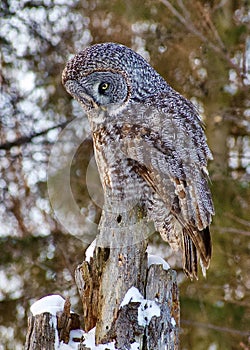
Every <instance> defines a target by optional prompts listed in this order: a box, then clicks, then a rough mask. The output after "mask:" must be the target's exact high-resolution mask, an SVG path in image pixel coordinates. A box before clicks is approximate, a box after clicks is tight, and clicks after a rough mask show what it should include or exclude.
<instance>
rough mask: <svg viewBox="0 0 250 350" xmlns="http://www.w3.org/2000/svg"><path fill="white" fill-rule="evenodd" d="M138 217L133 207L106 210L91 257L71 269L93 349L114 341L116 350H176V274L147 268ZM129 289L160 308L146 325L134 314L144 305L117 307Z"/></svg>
mask: <svg viewBox="0 0 250 350" xmlns="http://www.w3.org/2000/svg"><path fill="white" fill-rule="evenodd" d="M139 217H140V209H138V208H136V209H135V208H134V209H131V210H130V211H128V212H126V213H122V214H116V215H115V214H114V213H112V212H108V211H105V213H103V217H102V220H101V224H100V234H99V236H98V238H97V246H96V248H95V252H94V256H93V258H91V259H90V262H87V261H85V262H83V263H82V264H81V265H80V266H78V268H77V269H76V283H77V286H78V289H79V292H80V296H81V299H82V303H83V310H84V324H85V331H86V332H87V331H89V330H90V329H91V328H93V327H96V343H97V344H100V343H108V342H112V341H115V344H116V348H117V349H120V350H123V349H124V350H126V349H130V348H131V344H132V343H133V342H135V341H136V342H138V343H139V344H140V349H143V350H155V349H158V350H161V349H171V350H176V349H178V348H179V312H180V310H179V297H178V287H177V282H176V273H175V271H173V270H168V271H165V270H164V269H163V268H162V266H159V265H152V266H150V267H149V269H148V263H147V253H146V248H147V240H146V239H145V237H146V236H147V226H146V223H145V222H144V220H143V219H141V220H140V219H138V218H139ZM142 233H144V234H142ZM131 287H136V288H137V289H138V291H139V292H140V293H141V294H142V296H143V297H144V298H145V300H146V302H148V303H150V302H153V301H155V302H156V304H157V305H158V306H159V308H160V316H159V317H155V316H154V317H153V318H152V319H151V320H150V322H149V323H148V324H146V326H145V325H144V326H142V325H140V324H139V322H138V312H139V311H138V310H139V308H142V307H144V306H145V302H133V301H131V302H130V303H129V304H128V305H125V306H124V307H122V308H121V307H120V305H121V303H122V301H123V299H124V297H125V295H126V293H127V292H128V290H129V289H130V288H131ZM146 305H147V303H146ZM146 323H147V322H146Z"/></svg>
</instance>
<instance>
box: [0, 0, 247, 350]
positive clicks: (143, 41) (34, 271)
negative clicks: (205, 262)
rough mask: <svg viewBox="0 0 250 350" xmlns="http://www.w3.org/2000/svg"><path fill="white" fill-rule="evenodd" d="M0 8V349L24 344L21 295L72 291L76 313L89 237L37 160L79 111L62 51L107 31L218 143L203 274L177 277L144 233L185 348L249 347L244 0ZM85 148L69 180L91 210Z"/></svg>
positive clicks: (105, 37) (58, 0)
mask: <svg viewBox="0 0 250 350" xmlns="http://www.w3.org/2000/svg"><path fill="white" fill-rule="evenodd" d="M0 8H1V10H0V11H1V12H0V21H1V25H0V43H1V68H0V83H1V100H0V349H1V350H2V349H7V350H10V349H17V350H18V349H21V348H22V345H23V344H24V339H25V334H26V327H27V316H28V315H29V306H30V304H31V303H32V302H34V301H35V300H37V299H38V298H40V297H42V296H44V295H46V294H52V293H61V294H62V295H63V296H64V297H65V296H67V295H69V296H70V297H71V301H72V304H73V306H74V308H75V310H76V311H77V312H78V313H79V314H81V313H82V311H81V305H80V303H79V300H78V296H77V290H76V287H75V283H74V269H75V267H76V265H77V264H78V263H80V262H81V261H82V260H83V258H84V251H85V249H86V244H84V239H81V238H79V237H75V236H74V235H72V234H70V233H69V232H67V231H66V230H65V228H64V227H63V226H61V225H60V224H59V223H58V222H57V221H56V219H55V217H54V214H53V210H52V209H51V206H50V202H49V198H48V190H47V165H48V158H49V155H50V151H51V148H52V146H53V144H54V143H55V142H56V139H57V137H58V135H59V134H60V132H61V131H62V130H63V128H64V127H65V125H66V124H67V123H68V122H69V121H71V120H72V119H74V118H79V117H81V116H82V115H83V112H82V111H81V109H80V107H79V106H78V104H77V103H76V102H75V101H73V100H72V99H71V97H70V96H69V95H68V94H67V93H66V91H65V90H64V89H63V87H62V85H61V73H62V70H63V68H64V66H65V63H66V61H67V60H68V59H69V58H70V57H71V56H72V55H73V54H75V53H76V52H77V51H79V50H81V49H83V48H84V47H86V46H88V45H90V44H93V43H98V42H106V41H114V42H120V43H123V44H125V45H127V46H129V47H131V48H133V49H134V50H136V51H137V52H139V53H140V54H142V55H143V56H144V57H145V58H146V59H147V60H148V61H149V62H150V63H151V64H152V65H153V66H154V67H155V68H156V70H157V71H158V72H159V73H160V74H161V75H163V77H164V78H165V79H166V80H167V81H168V83H169V84H170V85H172V86H173V87H174V88H175V89H176V90H177V91H179V92H180V93H182V94H183V95H184V96H185V97H187V98H189V99H191V100H192V101H193V102H194V103H195V104H196V105H197V106H198V108H199V109H200V112H201V115H202V118H203V120H204V122H205V123H206V134H207V137H208V143H209V146H210V148H211V149H212V152H213V155H214V161H213V162H211V163H210V164H209V168H210V175H211V189H212V192H213V198H214V202H215V208H216V216H215V218H214V221H213V225H212V228H211V231H212V237H213V246H214V249H213V258H212V263H211V267H210V269H209V271H208V273H207V278H206V279H204V278H202V277H200V278H199V280H198V281H194V282H190V281H189V280H187V278H186V277H184V276H183V272H182V270H181V265H180V261H179V259H178V257H176V256H174V255H173V254H172V253H171V252H170V251H169V248H168V246H167V245H166V244H164V243H163V242H162V241H161V239H160V238H159V236H158V235H157V234H155V235H153V236H152V237H151V239H150V240H151V242H150V251H153V252H154V253H155V254H159V255H161V256H162V257H165V258H166V259H167V260H168V261H169V262H170V264H172V267H173V268H176V270H177V271H178V278H179V285H180V299H181V349H182V350H185V349H186V350H190V349H196V350H204V349H208V350H218V349H224V350H227V349H228V350H229V349H245V350H246V349H250V333H249V329H250V275H249V271H250V255H249V251H250V241H249V236H250V187H249V180H250V137H249V131H250V94H249V92H250V72H249V69H250V33H249V29H250V8H249V2H248V1H247V0H212V1H205V0H204V1H203V0H200V1H198V0H194V1H188V0H177V1H174V0H170V1H167V0H158V1H157V0H147V1H142V0H133V1H132V0H127V1H119V0H108V1H106V0H103V1H101V0H99V1H98V0H54V1H53V0H2V1H1V3H0ZM91 156H92V150H91V141H89V142H84V144H83V145H82V146H81V147H79V149H78V152H77V154H76V155H75V158H74V162H73V163H72V169H71V186H72V191H73V193H74V194H75V199H76V201H77V203H78V205H79V208H80V209H81V212H82V215H83V216H86V217H91V218H92V220H93V221H95V222H98V218H99V216H100V208H98V206H97V205H96V204H95V202H93V201H92V200H91V197H90V195H89V193H88V189H87V187H86V168H87V166H88V163H89V159H90V158H91ZM59 161H60V160H59ZM95 186H96V183H95V180H93V188H97V189H96V191H100V189H98V187H95ZM61 191H62V193H63V188H62V189H61ZM93 191H95V190H93Z"/></svg>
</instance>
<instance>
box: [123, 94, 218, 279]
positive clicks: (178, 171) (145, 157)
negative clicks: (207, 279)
mask: <svg viewBox="0 0 250 350" xmlns="http://www.w3.org/2000/svg"><path fill="white" fill-rule="evenodd" d="M151 102H152V101H151ZM172 102H173V101H172ZM184 102H185V103H187V104H186V105H185V106H184V107H185V108H184V107H183V106H181V109H180V108H179V109H178V108H176V105H175V110H174V109H171V110H170V109H169V108H165V106H166V104H164V103H162V106H163V107H162V108H160V109H159V107H158V108H157V109H154V110H152V109H151V108H149V109H147V108H146V107H145V105H144V106H143V107H142V106H140V107H139V113H138V110H137V112H136V118H135V120H134V122H133V123H131V122H132V120H129V121H128V122H127V123H126V125H125V126H124V125H123V127H122V128H121V135H122V136H121V138H122V151H123V152H124V154H125V155H126V156H127V157H128V158H131V159H133V160H135V161H136V163H137V166H136V167H135V170H136V171H137V173H138V174H139V175H140V176H141V177H142V178H143V179H144V180H145V181H146V182H147V183H148V185H149V186H150V187H151V188H152V190H153V191H154V192H155V193H156V194H157V195H158V196H159V198H160V199H161V200H162V201H163V202H164V203H165V205H166V207H167V209H168V212H169V215H170V218H171V216H172V218H171V220H172V221H173V220H177V221H178V222H179V224H180V226H181V228H182V248H183V257H184V259H183V261H184V270H186V272H187V274H188V275H190V276H191V277H192V276H196V275H197V253H196V250H197V251H198V254H199V257H200V261H201V265H202V268H203V273H204V272H205V270H206V269H207V268H208V266H209V262H210V257H211V240H210V233H209V225H210V223H211V217H212V215H213V214H214V209H213V203H212V199H211V193H210V190H209V187H208V179H207V175H208V174H207V170H206V165H207V160H208V158H211V153H210V151H209V149H208V146H207V144H206V139H205V135H204V131H203V128H202V125H201V123H200V121H199V119H198V115H197V113H196V111H195V109H194V107H192V105H191V104H189V103H188V102H186V100H185V99H184ZM178 103H179V100H178ZM151 104H152V103H151ZM145 108H146V109H145ZM130 115H131V114H130ZM138 116H141V117H139V118H138ZM165 220H166V221H171V220H170V219H169V217H166V218H165ZM158 226H159V227H160V225H158ZM167 226H168V225H165V227H167ZM162 231H163V229H162ZM161 233H162V235H163V236H164V232H161Z"/></svg>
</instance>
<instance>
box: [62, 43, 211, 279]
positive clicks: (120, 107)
mask: <svg viewBox="0 0 250 350" xmlns="http://www.w3.org/2000/svg"><path fill="white" fill-rule="evenodd" d="M62 82H63V85H64V86H65V88H66V90H67V91H68V92H69V93H70V94H71V95H72V96H73V97H74V98H75V99H77V100H78V101H79V102H80V103H81V105H82V106H83V108H84V110H85V111H86V113H87V115H88V119H89V122H90V125H91V131H92V137H93V141H94V150H95V157H96V162H97V166H98V169H99V172H100V178H101V182H102V186H103V189H104V193H106V194H107V193H109V194H111V196H112V198H113V205H114V207H115V210H116V211H117V212H119V210H120V211H121V212H122V211H124V210H125V209H126V208H128V207H129V206H131V205H135V204H136V203H139V204H140V205H141V206H143V208H144V211H145V213H146V216H147V219H148V220H150V221H153V222H154V225H155V228H156V230H158V231H159V232H160V234H161V236H162V237H163V239H164V240H166V241H168V243H169V244H170V246H171V247H172V248H173V249H175V250H176V249H180V250H182V254H183V269H184V271H185V273H186V274H187V275H188V276H190V277H191V278H193V277H196V278H197V261H198V259H199V261H200V264H201V267H202V271H203V274H204V275H205V272H206V269H207V268H208V267H209V263H210V258H211V238H210V232H209V225H210V223H211V218H212V215H213V214H214V209H213V203H212V199H211V194H210V191H209V188H208V181H207V177H208V172H207V168H206V166H207V160H208V159H212V155H211V152H210V150H209V148H208V146H207V143H206V138H205V135H204V131H203V125H202V122H201V120H200V118H199V115H198V113H197V111H196V109H195V107H194V106H193V104H192V103H191V102H190V101H188V100H186V99H185V98H184V97H182V96H181V95H180V94H179V93H177V92H176V91H175V90H174V89H172V88H171V87H170V86H169V85H168V84H167V83H166V81H165V80H164V79H163V78H162V77H161V76H160V75H159V74H158V73H157V72H156V71H155V70H154V69H153V68H152V67H151V65H150V64H148V63H147V62H146V61H145V60H144V59H143V58H142V57H141V56H140V55H139V54H137V53H136V52H134V51H133V50H131V49H129V48H127V47H126V46H123V45H120V44H114V43H104V44H97V45H93V46H91V47H87V48H86V49H84V50H83V51H81V52H79V53H78V54H77V55H76V56H75V57H74V58H73V59H71V60H70V61H69V62H68V63H67V65H66V67H65V69H64V71H63V75H62Z"/></svg>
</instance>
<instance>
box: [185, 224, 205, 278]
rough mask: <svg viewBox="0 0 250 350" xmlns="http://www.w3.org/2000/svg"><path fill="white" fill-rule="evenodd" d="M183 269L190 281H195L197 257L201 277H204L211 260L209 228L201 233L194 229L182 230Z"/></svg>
mask: <svg viewBox="0 0 250 350" xmlns="http://www.w3.org/2000/svg"><path fill="white" fill-rule="evenodd" d="M182 241H183V269H184V271H185V273H186V274H187V276H189V277H190V278H191V279H193V278H194V277H195V278H196V279H197V270H198V268H197V261H198V257H199V261H200V265H201V268H202V273H203V276H204V277H206V270H207V269H208V267H209V263H210V259H211V237H210V232H209V227H206V228H205V229H204V230H202V231H198V230H197V229H195V228H191V227H188V228H183V230H182Z"/></svg>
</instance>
